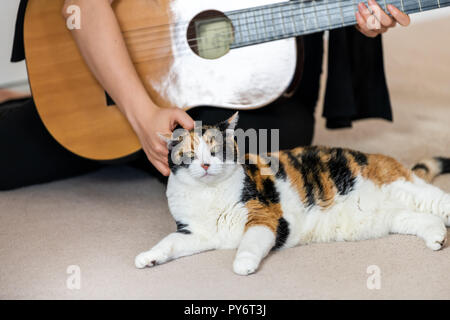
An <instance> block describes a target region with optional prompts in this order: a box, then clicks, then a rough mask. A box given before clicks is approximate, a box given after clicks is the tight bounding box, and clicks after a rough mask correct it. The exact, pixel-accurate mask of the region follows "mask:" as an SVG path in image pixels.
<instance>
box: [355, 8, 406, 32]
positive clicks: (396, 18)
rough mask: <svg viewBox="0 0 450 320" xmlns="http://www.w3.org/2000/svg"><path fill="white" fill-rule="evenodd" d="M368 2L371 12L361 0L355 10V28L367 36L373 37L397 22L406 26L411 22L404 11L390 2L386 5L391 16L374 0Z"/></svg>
mask: <svg viewBox="0 0 450 320" xmlns="http://www.w3.org/2000/svg"><path fill="white" fill-rule="evenodd" d="M368 4H369V7H370V8H371V10H372V12H370V10H369V9H368V8H367V6H366V5H365V4H364V3H363V2H361V3H359V5H358V11H357V12H356V21H357V22H358V24H357V25H356V28H357V29H358V30H359V31H360V32H361V33H362V34H364V35H365V36H367V37H370V38H374V37H376V36H378V35H379V34H382V33H385V32H386V31H388V30H389V29H390V28H393V27H395V26H396V25H397V23H398V24H400V25H401V26H404V27H406V26H408V25H409V24H410V22H411V20H410V18H409V16H408V15H407V14H406V13H404V12H402V11H400V10H399V9H398V8H396V7H395V6H393V5H392V4H388V5H387V9H388V11H389V13H390V14H391V16H389V15H387V14H386V12H384V11H383V9H381V7H380V6H379V5H378V3H377V2H376V1H375V0H369V1H368ZM374 19H375V20H376V21H374ZM371 20H372V21H371ZM374 22H375V23H374Z"/></svg>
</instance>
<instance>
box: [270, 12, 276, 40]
mask: <svg viewBox="0 0 450 320" xmlns="http://www.w3.org/2000/svg"><path fill="white" fill-rule="evenodd" d="M270 17H271V19H272V26H273V27H272V29H273V34H274V35H273V37H274V38H276V30H275V27H276V24H275V19H274V17H273V9H272V7H270Z"/></svg>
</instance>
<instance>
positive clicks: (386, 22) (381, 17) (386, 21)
mask: <svg viewBox="0 0 450 320" xmlns="http://www.w3.org/2000/svg"><path fill="white" fill-rule="evenodd" d="M368 4H369V6H370V8H371V9H372V13H371V15H373V16H374V17H375V18H376V19H377V20H378V21H379V22H380V24H381V25H382V26H385V27H393V26H395V24H396V21H395V20H394V19H393V18H391V17H390V16H389V15H387V14H386V12H384V10H383V9H382V8H381V7H380V5H379V4H378V3H377V2H376V1H375V0H369V1H368ZM367 10H368V9H367ZM366 20H367V18H366Z"/></svg>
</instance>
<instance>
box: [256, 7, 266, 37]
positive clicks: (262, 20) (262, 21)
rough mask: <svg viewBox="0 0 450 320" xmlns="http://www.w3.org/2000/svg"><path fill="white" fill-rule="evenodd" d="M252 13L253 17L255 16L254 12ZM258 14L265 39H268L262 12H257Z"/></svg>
mask: <svg viewBox="0 0 450 320" xmlns="http://www.w3.org/2000/svg"><path fill="white" fill-rule="evenodd" d="M253 15H254V16H255V18H256V15H255V13H254V12H253ZM258 16H260V17H261V16H262V18H261V24H262V26H263V27H262V29H263V30H264V37H265V38H266V39H269V36H268V34H267V26H266V20H265V19H264V13H261V14H258Z"/></svg>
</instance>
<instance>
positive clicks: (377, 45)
mask: <svg viewBox="0 0 450 320" xmlns="http://www.w3.org/2000/svg"><path fill="white" fill-rule="evenodd" d="M323 116H324V117H325V118H326V119H327V127H328V128H330V129H334V128H344V127H351V125H352V121H354V120H359V119H364V118H381V119H385V120H388V121H392V112H391V102H390V99H389V92H388V88H387V85H386V78H385V73H384V62H383V47H382V40H381V36H378V37H376V38H368V37H366V36H364V35H362V34H361V33H360V32H359V31H358V30H356V28H354V27H347V28H343V29H337V30H333V31H330V38H329V55H328V79H327V88H326V93H325V101H324V112H323Z"/></svg>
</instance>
